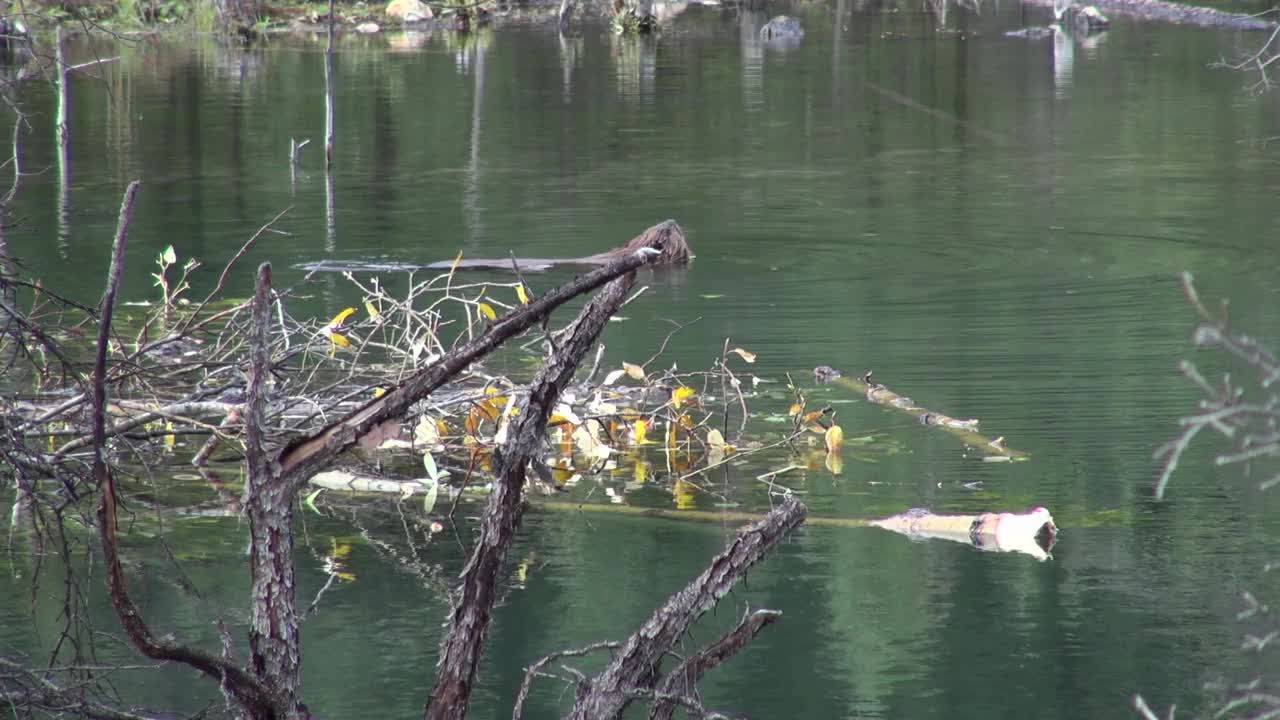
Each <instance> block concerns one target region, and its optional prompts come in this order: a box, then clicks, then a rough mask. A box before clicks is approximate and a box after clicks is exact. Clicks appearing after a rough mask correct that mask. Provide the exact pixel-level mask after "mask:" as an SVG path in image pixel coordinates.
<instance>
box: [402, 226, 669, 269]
mask: <svg viewBox="0 0 1280 720" xmlns="http://www.w3.org/2000/svg"><path fill="white" fill-rule="evenodd" d="M642 247H653V248H658V247H660V248H661V249H662V250H661V252H662V254H661V255H659V256H658V258H657V260H655V261H654V264H655V265H683V264H685V263H687V262H689V260H690V259H691V258H693V254H692V253H690V252H689V241H688V239H687V238H685V236H684V228H682V227H680V223H678V222H676V221H675V220H663V221H662V222H660V223H658V224H657V225H654V226H653V227H651V228H649V229H648V230H645V231H644V232H642V233H640V234H639V235H637V236H635V237H634V238H632V239H631V240H630V241H629V242H627V244H626V245H623V246H621V247H616V248H614V249H612V250H609V251H607V252H602V253H596V254H595V255H587V256H586V257H576V258H515V259H514V260H513V259H512V258H504V259H501V260H489V259H478V260H468V259H463V260H460V261H459V262H458V269H459V270H462V269H477V268H485V269H495V270H510V269H511V265H512V262H515V263H516V264H517V265H519V266H520V269H521V270H545V269H546V268H549V267H551V266H552V265H607V264H609V263H610V262H611V261H613V260H616V259H618V258H619V257H622V256H623V255H627V254H630V253H632V252H635V251H636V250H637V249H639V248H642ZM427 267H428V268H430V269H433V270H448V269H449V268H450V267H453V261H450V260H445V261H441V262H435V263H431V264H430V265H428V266H427Z"/></svg>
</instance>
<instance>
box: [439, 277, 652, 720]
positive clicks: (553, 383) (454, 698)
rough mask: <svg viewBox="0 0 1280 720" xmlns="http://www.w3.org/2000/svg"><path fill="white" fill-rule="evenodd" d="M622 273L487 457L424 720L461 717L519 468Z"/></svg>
mask: <svg viewBox="0 0 1280 720" xmlns="http://www.w3.org/2000/svg"><path fill="white" fill-rule="evenodd" d="M637 260H640V259H639V258H636V257H635V256H634V255H633V256H630V257H629V258H624V259H622V260H619V261H616V262H614V263H611V264H610V265H609V266H608V267H606V268H605V269H604V270H605V271H609V270H611V269H619V268H628V267H630V268H631V269H634V267H633V264H635V265H634V266H638V264H636V261H637ZM640 261H641V262H643V261H642V260H640ZM622 272H627V274H626V275H624V276H623V277H620V278H618V279H616V280H613V281H612V282H610V283H609V285H607V286H606V287H605V288H604V289H603V290H602V291H600V293H599V294H598V295H597V296H596V297H595V298H593V299H592V300H591V302H590V303H589V304H588V305H587V306H586V307H585V308H583V310H582V312H581V313H580V314H579V316H578V318H577V319H576V320H575V321H574V322H573V324H572V330H571V332H570V333H569V336H568V338H567V339H566V340H564V342H562V343H561V344H560V346H559V347H557V348H556V349H555V351H554V352H553V353H552V356H551V359H550V360H549V361H548V362H547V365H546V367H544V368H543V369H542V371H541V372H539V373H538V376H537V377H536V378H535V379H534V381H533V384H532V386H531V387H530V391H529V397H528V399H527V400H526V402H525V406H524V407H522V408H521V409H520V413H519V414H518V415H516V418H517V419H516V420H515V421H514V422H513V423H512V426H511V428H510V430H509V433H508V435H507V441H506V443H504V444H503V446H502V448H501V450H500V451H499V452H498V453H497V454H496V456H495V460H496V463H497V467H498V468H499V470H498V473H497V474H498V481H497V482H496V483H495V485H494V490H493V494H492V495H490V496H489V504H488V507H487V508H486V509H485V513H484V520H483V522H482V524H481V526H480V537H479V539H478V540H477V541H476V546H475V551H474V552H473V553H472V554H471V558H470V560H469V561H468V562H467V565H466V567H465V568H464V569H463V571H462V586H461V590H460V597H459V598H458V602H456V603H454V610H453V613H452V617H451V618H450V623H449V632H448V634H447V635H446V636H445V638H444V642H443V643H442V644H441V650H440V662H439V665H438V668H437V671H436V682H435V686H434V687H433V688H432V689H431V695H430V698H429V699H428V702H427V708H426V714H425V716H426V718H427V719H428V720H446V719H458V718H462V717H464V716H465V714H466V710H467V703H468V701H469V700H470V697H471V689H472V685H473V683H474V682H475V674H476V666H477V665H478V664H479V661H480V654H481V651H482V648H483V645H484V638H485V634H486V633H487V632H488V629H489V624H490V620H491V618H492V614H493V605H494V602H495V600H496V599H497V590H498V588H497V584H498V571H499V570H500V568H501V566H502V562H503V560H504V559H505V558H506V554H507V550H508V549H509V548H510V546H511V542H512V540H513V539H514V537H515V531H516V526H517V525H519V523H520V517H521V514H522V513H521V510H522V508H521V494H522V492H523V490H524V482H525V473H526V469H527V466H528V464H529V461H530V460H531V459H533V458H534V457H535V455H536V454H537V453H538V452H539V450H540V448H541V447H542V443H543V440H544V435H545V432H546V425H547V419H548V417H549V416H550V414H551V409H552V408H553V407H554V406H555V403H556V399H557V398H558V397H559V395H560V392H561V391H562V390H564V388H565V386H566V385H568V383H569V381H570V380H571V379H572V378H573V374H574V371H575V370H577V368H578V365H579V363H580V362H581V361H582V358H583V357H585V356H586V354H587V351H588V350H590V348H591V346H592V345H593V344H594V343H595V341H596V340H597V339H598V338H599V336H600V332H601V331H602V330H603V329H604V326H605V325H606V324H607V323H608V321H609V317H610V316H611V315H612V314H613V313H614V312H616V311H617V310H618V308H619V307H621V306H622V303H623V302H625V301H626V297H627V293H628V292H629V291H630V289H631V286H632V284H633V283H634V282H635V275H634V273H630V272H628V271H627V270H622ZM594 276H600V277H604V275H603V274H601V271H597V272H595V273H591V274H589V275H587V276H584V278H580V279H579V281H578V282H579V283H581V282H582V281H583V280H585V279H586V278H592V277H594ZM573 284H574V283H571V284H570V285H569V286H566V287H571V286H572V285H573ZM563 292H564V288H561V290H560V291H553V292H552V293H548V295H545V296H543V298H542V300H540V301H539V302H544V301H547V300H548V299H549V298H551V297H552V296H554V295H556V294H557V293H559V294H563ZM530 317H532V316H530ZM491 334H492V333H491Z"/></svg>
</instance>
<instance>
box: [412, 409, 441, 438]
mask: <svg viewBox="0 0 1280 720" xmlns="http://www.w3.org/2000/svg"><path fill="white" fill-rule="evenodd" d="M413 441H414V442H415V443H417V444H419V445H435V444H436V443H438V442H440V426H439V425H436V422H435V420H433V419H431V418H430V417H427V416H426V415H423V416H421V417H419V418H418V424H417V425H416V426H414V428H413Z"/></svg>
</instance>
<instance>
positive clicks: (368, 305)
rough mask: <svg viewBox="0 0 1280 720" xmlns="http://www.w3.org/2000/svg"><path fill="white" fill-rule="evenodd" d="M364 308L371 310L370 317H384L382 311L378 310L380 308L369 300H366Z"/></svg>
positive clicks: (376, 318) (378, 318) (377, 318)
mask: <svg viewBox="0 0 1280 720" xmlns="http://www.w3.org/2000/svg"><path fill="white" fill-rule="evenodd" d="M364 309H365V310H367V311H368V312H369V317H371V318H373V319H374V320H380V319H382V313H380V312H378V308H376V307H374V306H373V303H371V302H369V301H368V300H365V301H364Z"/></svg>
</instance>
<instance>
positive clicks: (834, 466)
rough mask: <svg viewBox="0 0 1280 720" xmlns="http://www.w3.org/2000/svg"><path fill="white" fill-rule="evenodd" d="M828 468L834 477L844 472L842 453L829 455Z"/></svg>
mask: <svg viewBox="0 0 1280 720" xmlns="http://www.w3.org/2000/svg"><path fill="white" fill-rule="evenodd" d="M826 466H827V470H829V471H830V472H831V474H832V475H839V474H840V473H842V472H844V458H842V457H840V453H827V461H826Z"/></svg>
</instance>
